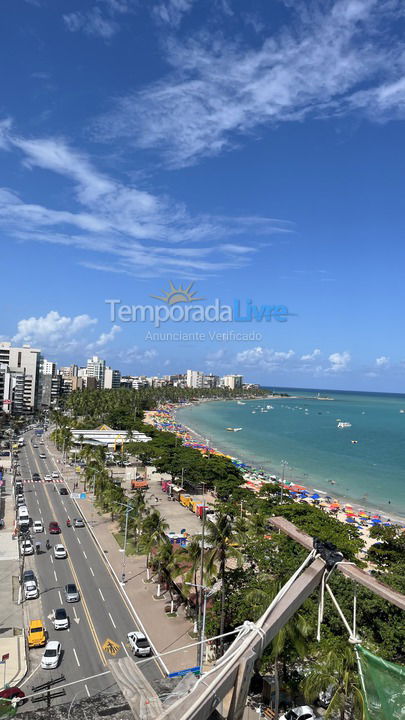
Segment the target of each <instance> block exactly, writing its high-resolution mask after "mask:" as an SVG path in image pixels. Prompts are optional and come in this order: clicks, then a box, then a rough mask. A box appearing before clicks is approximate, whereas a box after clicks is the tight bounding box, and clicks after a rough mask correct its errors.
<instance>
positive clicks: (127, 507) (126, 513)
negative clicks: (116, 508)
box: [114, 502, 134, 585]
mask: <svg viewBox="0 0 405 720" xmlns="http://www.w3.org/2000/svg"><path fill="white" fill-rule="evenodd" d="M114 505H122V507H124V508H125V533H124V548H123V553H124V555H123V558H122V568H121V585H124V584H125V565H126V558H127V556H126V549H127V539H128V517H129V514H130V512H131V510H133V509H134V506H133V505H130V504H129V503H119V502H116V503H114Z"/></svg>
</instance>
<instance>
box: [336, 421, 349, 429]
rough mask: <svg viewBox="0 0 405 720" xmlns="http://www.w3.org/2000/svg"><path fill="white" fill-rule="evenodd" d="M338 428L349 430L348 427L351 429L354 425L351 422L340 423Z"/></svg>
mask: <svg viewBox="0 0 405 720" xmlns="http://www.w3.org/2000/svg"><path fill="white" fill-rule="evenodd" d="M337 426H338V428H347V427H351V426H352V424H351V423H349V422H338V424H337Z"/></svg>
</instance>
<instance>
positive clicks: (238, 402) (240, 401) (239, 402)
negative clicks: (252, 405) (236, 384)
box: [236, 400, 246, 405]
mask: <svg viewBox="0 0 405 720" xmlns="http://www.w3.org/2000/svg"><path fill="white" fill-rule="evenodd" d="M236 402H237V404H238V405H246V403H244V402H242V400H237V401H236Z"/></svg>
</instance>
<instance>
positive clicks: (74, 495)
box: [70, 493, 80, 500]
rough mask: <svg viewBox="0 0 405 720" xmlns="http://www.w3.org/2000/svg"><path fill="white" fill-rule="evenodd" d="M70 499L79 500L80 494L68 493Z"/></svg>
mask: <svg viewBox="0 0 405 720" xmlns="http://www.w3.org/2000/svg"><path fill="white" fill-rule="evenodd" d="M70 497H71V498H72V499H73V500H80V493H70Z"/></svg>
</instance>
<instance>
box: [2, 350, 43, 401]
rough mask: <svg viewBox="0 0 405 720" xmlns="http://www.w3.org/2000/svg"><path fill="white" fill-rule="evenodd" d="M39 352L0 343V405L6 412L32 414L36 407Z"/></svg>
mask: <svg viewBox="0 0 405 720" xmlns="http://www.w3.org/2000/svg"><path fill="white" fill-rule="evenodd" d="M40 354H41V353H40V350H37V349H35V348H31V346H30V345H23V346H22V347H13V346H12V345H11V343H10V342H3V343H0V366H2V372H1V374H2V381H1V390H0V393H1V394H0V405H1V406H2V407H3V408H4V409H5V411H6V412H16V413H23V412H32V411H33V410H35V408H36V406H37V396H38V379H39V361H40Z"/></svg>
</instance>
